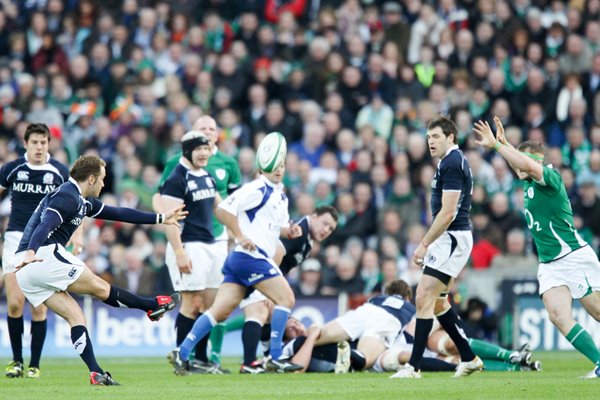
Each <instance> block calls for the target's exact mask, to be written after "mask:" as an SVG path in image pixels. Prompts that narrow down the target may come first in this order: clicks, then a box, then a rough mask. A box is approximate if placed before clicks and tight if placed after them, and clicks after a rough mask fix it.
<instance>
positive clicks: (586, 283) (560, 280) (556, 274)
mask: <svg viewBox="0 0 600 400" xmlns="http://www.w3.org/2000/svg"><path fill="white" fill-rule="evenodd" d="M538 281H539V283H540V295H542V294H544V292H547V291H548V290H550V289H552V288H555V287H558V286H567V287H568V288H569V290H570V291H571V297H572V298H574V299H581V298H582V297H584V296H585V295H587V294H590V293H592V292H597V291H600V262H599V261H598V257H597V256H596V253H594V250H592V248H591V247H590V246H585V247H582V248H580V249H577V250H575V251H574V252H572V253H569V254H567V255H566V256H564V257H563V258H560V259H558V260H556V261H551V262H549V263H543V264H540V265H539V267H538Z"/></svg>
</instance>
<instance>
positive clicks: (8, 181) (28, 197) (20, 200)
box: [0, 156, 69, 232]
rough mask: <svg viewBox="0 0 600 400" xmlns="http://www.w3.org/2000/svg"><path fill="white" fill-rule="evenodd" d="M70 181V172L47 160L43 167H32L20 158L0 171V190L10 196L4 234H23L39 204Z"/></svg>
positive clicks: (63, 166)
mask: <svg viewBox="0 0 600 400" xmlns="http://www.w3.org/2000/svg"><path fill="white" fill-rule="evenodd" d="M68 179H69V169H68V168H67V167H66V166H65V165H63V164H61V163H59V162H58V161H56V160H54V159H52V158H50V157H48V162H47V163H46V164H44V165H33V164H30V163H28V162H27V157H26V156H23V157H19V158H17V159H16V160H13V161H11V162H9V163H6V164H4V165H3V166H2V168H1V169H0V187H2V188H3V189H4V190H8V191H9V192H10V193H11V212H10V217H9V219H8V227H7V229H6V231H17V232H23V231H24V230H25V226H26V225H27V221H29V218H30V217H31V214H33V211H34V210H35V208H36V207H37V206H38V204H39V203H40V201H42V199H43V198H44V196H46V195H47V194H48V193H52V192H54V191H55V190H56V189H57V188H58V187H59V186H60V185H62V184H63V183H65V182H66V181H67V180H68Z"/></svg>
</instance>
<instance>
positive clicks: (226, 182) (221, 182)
mask: <svg viewBox="0 0 600 400" xmlns="http://www.w3.org/2000/svg"><path fill="white" fill-rule="evenodd" d="M215 150H216V149H215ZM181 155H182V154H181V152H178V153H177V154H175V155H174V156H173V157H171V158H169V160H168V161H167V164H166V165H165V169H164V171H163V174H162V176H161V178H160V186H162V185H163V184H164V183H165V181H166V180H167V178H168V177H169V175H171V172H173V169H174V168H175V167H176V166H177V164H178V163H179V159H180V158H181ZM204 169H205V170H206V171H207V172H208V173H209V174H210V176H212V177H213V178H214V180H215V182H216V183H217V192H219V195H220V196H221V198H222V199H224V198H226V197H227V195H228V194H229V190H230V189H235V188H236V187H238V186H239V185H240V184H241V183H242V174H241V172H240V168H239V166H238V164H237V161H235V159H234V158H233V157H229V156H228V155H225V154H223V152H222V151H219V150H216V151H214V152H213V154H212V156H211V157H210V158H209V159H208V165H207V166H206V167H204ZM224 229H225V228H224V227H223V225H222V224H221V223H220V222H219V221H218V220H217V219H216V218H213V235H214V236H215V237H216V238H218V237H219V236H221V234H222V233H223V230H224Z"/></svg>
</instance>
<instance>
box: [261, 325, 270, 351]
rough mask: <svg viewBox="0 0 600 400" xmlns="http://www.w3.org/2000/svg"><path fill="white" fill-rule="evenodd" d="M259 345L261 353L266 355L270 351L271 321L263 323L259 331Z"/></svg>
mask: <svg viewBox="0 0 600 400" xmlns="http://www.w3.org/2000/svg"><path fill="white" fill-rule="evenodd" d="M260 346H261V348H262V351H263V355H264V356H265V357H266V356H268V355H269V354H270V353H271V349H270V347H271V323H270V322H268V323H266V324H264V325H263V327H262V331H261V333H260Z"/></svg>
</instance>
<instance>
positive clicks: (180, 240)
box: [161, 131, 223, 373]
mask: <svg viewBox="0 0 600 400" xmlns="http://www.w3.org/2000/svg"><path fill="white" fill-rule="evenodd" d="M181 147H182V149H183V155H182V156H181V159H180V161H179V164H178V165H177V166H176V167H175V169H174V170H173V172H172V173H171V175H170V176H169V178H168V179H167V180H166V181H165V183H164V184H163V187H162V189H161V195H162V198H161V203H162V206H163V208H166V209H170V208H174V207H177V206H178V205H181V204H185V208H186V210H187V211H188V213H189V216H188V218H187V220H186V222H185V224H184V225H183V229H182V230H180V229H179V228H178V227H177V226H167V227H166V234H167V239H168V240H169V244H168V246H167V252H166V263H167V266H168V268H169V275H170V277H171V283H172V284H173V287H174V288H175V290H177V291H178V292H180V293H181V306H180V307H179V314H178V315H177V319H176V322H175V330H176V332H177V338H176V344H177V346H178V347H179V346H180V345H181V343H183V340H184V339H185V337H186V335H187V334H188V333H189V331H190V330H191V329H192V326H193V325H194V322H195V321H196V319H197V318H198V317H199V315H202V311H204V307H205V306H206V305H211V304H212V303H213V300H214V296H215V294H216V291H217V288H218V287H219V285H220V284H221V281H222V280H223V274H222V273H221V267H222V260H221V256H220V252H219V250H220V249H219V248H218V247H217V246H216V245H215V236H214V235H213V214H214V212H213V209H214V208H216V207H217V206H218V205H219V203H220V202H221V197H220V196H219V194H218V193H217V191H216V185H215V180H214V179H213V178H212V177H211V176H210V175H209V174H208V172H207V171H205V170H204V167H205V166H206V164H207V162H208V158H209V157H210V147H209V139H208V138H207V137H206V136H205V135H204V134H203V133H202V132H200V131H190V132H187V133H186V134H185V135H183V137H182V138H181ZM203 341H204V342H206V341H208V335H207V336H206V337H205V338H203V339H202V340H201V341H200V342H203ZM202 350H203V351H204V354H203V357H199V356H200V355H199V354H198V352H200V351H202ZM196 352H197V354H196V356H197V357H196V360H194V361H195V362H198V358H203V360H202V361H203V363H202V364H199V365H193V364H192V365H191V367H192V368H191V370H192V371H196V372H203V373H206V372H213V371H214V373H219V372H222V370H220V369H218V368H214V367H213V366H212V365H210V364H208V358H207V357H206V343H204V346H203V348H201V349H198V348H197V349H196Z"/></svg>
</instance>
